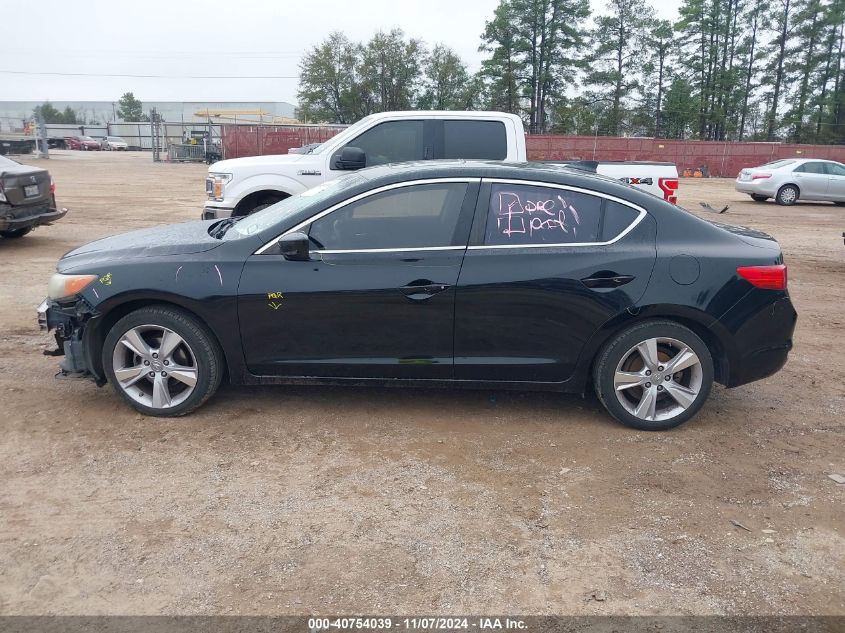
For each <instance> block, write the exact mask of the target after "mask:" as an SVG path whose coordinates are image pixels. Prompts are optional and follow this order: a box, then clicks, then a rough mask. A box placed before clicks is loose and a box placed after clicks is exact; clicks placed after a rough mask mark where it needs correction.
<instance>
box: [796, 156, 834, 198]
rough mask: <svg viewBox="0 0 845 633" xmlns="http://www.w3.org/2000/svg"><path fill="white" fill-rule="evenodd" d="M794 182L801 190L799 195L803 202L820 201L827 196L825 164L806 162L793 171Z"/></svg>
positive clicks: (828, 177) (827, 178)
mask: <svg viewBox="0 0 845 633" xmlns="http://www.w3.org/2000/svg"><path fill="white" fill-rule="evenodd" d="M793 175H794V176H795V182H796V184H797V185H798V188H799V189H800V190H801V193H800V194H799V195H800V197H801V198H803V199H805V200H820V199H824V198H825V197H826V196H827V189H828V181H829V180H830V176H828V173H827V163H822V162H818V161H808V162H806V163H803V164H801V165H798V167H796V168H795V169H794V170H793Z"/></svg>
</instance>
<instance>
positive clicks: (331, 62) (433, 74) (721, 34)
mask: <svg viewBox="0 0 845 633" xmlns="http://www.w3.org/2000/svg"><path fill="white" fill-rule="evenodd" d="M844 38H845V0H683V3H682V5H681V7H680V10H679V18H678V20H677V21H676V22H674V23H672V22H669V21H666V20H661V19H659V18H658V17H657V15H656V12H655V10H654V8H653V7H652V6H651V5H650V4H648V2H647V0H609V2H608V3H607V12H606V13H605V14H602V15H595V16H591V15H590V11H589V5H588V3H586V2H582V1H581V0H500V2H499V5H498V6H497V8H496V9H495V11H494V13H493V15H492V16H491V17H490V19H489V20H487V21H486V23H485V26H484V30H483V32H482V33H481V34H480V42H479V51H481V52H483V53H484V57H483V60H482V63H481V68H480V69H479V70H478V71H477V72H475V73H471V72H470V71H469V69H468V67H467V65H466V63H465V62H464V61H463V60H462V59H461V58H460V57H459V56H458V55H457V54H456V53H455V52H454V51H453V50H452V49H451V48H449V47H448V46H447V45H445V44H436V45H434V46H433V47H432V48H431V49H429V48H428V46H427V45H426V43H425V42H423V41H422V40H419V39H414V38H407V37H406V36H405V34H404V33H403V32H402V30H400V29H393V30H391V31H389V32H379V33H376V34H375V35H374V36H373V37H372V38H371V39H370V40H369V41H367V42H353V41H351V40H350V39H349V38H347V37H346V36H345V35H344V34H343V33H339V32H335V33H331V34H330V35H329V36H328V37H327V38H326V39H325V40H324V41H323V42H321V43H319V44H317V45H316V46H314V47H313V48H312V49H311V50H309V51H308V52H307V53H306V54H305V56H304V57H303V59H302V61H301V63H300V83H299V90H298V99H299V104H300V105H299V110H298V114H299V116H300V118H303V119H305V120H308V121H320V122H336V123H352V122H354V121H356V120H358V119H360V118H362V117H364V116H366V115H368V114H371V113H373V112H382V111H387V110H407V109H413V108H416V109H437V110H463V109H491V110H501V111H505V112H513V113H517V114H519V115H520V116H521V117H522V118H523V120H524V121H525V124H526V127H527V129H528V131H529V132H530V133H549V132H551V133H563V134H588V135H594V134H597V135H612V136H649V137H651V136H653V137H660V138H681V139H684V138H695V139H701V140H738V141H742V140H768V141H773V140H785V141H792V142H799V143H845V66H844V65H843V61H845V60H843V39H844Z"/></svg>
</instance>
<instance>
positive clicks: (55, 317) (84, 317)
mask: <svg viewBox="0 0 845 633" xmlns="http://www.w3.org/2000/svg"><path fill="white" fill-rule="evenodd" d="M37 312H38V326H39V327H40V328H41V329H42V330H44V331H47V332H53V334H54V337H55V339H56V345H57V346H58V348H57V349H55V350H53V351H48V350H45V351H44V354H45V355H47V356H64V358H63V359H62V360H61V361H60V362H59V367H60V372H59V374H60V375H61V376H66V377H67V376H74V377H85V376H89V377H91V378H93V379H94V380H95V381H96V382H97V384H104V383H105V381H104V380H103V378H102V377H100V376H98V375H97V373H96V372H95V371H94V370H93V368H94V363H93V362H92V358H91V357H90V353H89V351H90V349H91V346H90V345H88V341H87V340H86V331H87V328H86V325H87V324H88V321H89V320H90V319H91V318H93V317H95V316H96V312H95V310H94V308H93V307H92V306H91V305H90V304H89V303H88V302H87V301H85V299H83V298H81V297H79V298H75V299H73V300H71V301H68V302H61V303H60V302H58V301H55V300H53V299H44V301H42V302H41V305H39V306H38V310H37Z"/></svg>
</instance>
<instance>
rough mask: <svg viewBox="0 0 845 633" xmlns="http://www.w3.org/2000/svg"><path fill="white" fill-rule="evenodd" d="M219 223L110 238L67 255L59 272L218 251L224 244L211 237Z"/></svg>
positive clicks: (171, 226) (160, 228)
mask: <svg viewBox="0 0 845 633" xmlns="http://www.w3.org/2000/svg"><path fill="white" fill-rule="evenodd" d="M215 221H216V220H202V221H197V222H186V223H184V224H168V225H165V226H158V227H155V228H152V229H142V230H140V231H132V232H130V233H122V234H120V235H114V236H112V237H106V238H104V239H101V240H97V241H95V242H90V243H88V244H85V245H84V246H80V247H79V248H76V249H74V250H72V251H70V252H69V253H67V254H65V256H64V257H62V258H61V259H60V260H59V263H58V264H57V266H56V269H57V270H58V271H59V272H64V271H66V270H69V269H71V268H76V267H78V266H88V265H91V264H99V263H102V262H106V261H114V260H118V259H119V260H121V261H122V260H126V259H140V258H143V257H162V256H168V255H190V254H191V253H202V252H204V251H209V250H211V249H213V248H217V247H218V246H220V245H221V244H222V242H221V241H220V240H218V239H215V238H213V237H211V236H210V235H209V234H208V228H209V227H210V226H211V225H212V224H214V222H215Z"/></svg>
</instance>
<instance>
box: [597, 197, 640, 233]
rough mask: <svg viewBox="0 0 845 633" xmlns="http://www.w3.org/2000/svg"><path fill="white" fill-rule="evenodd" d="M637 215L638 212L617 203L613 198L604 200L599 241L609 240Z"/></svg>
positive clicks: (626, 226) (625, 227) (629, 224)
mask: <svg viewBox="0 0 845 633" xmlns="http://www.w3.org/2000/svg"><path fill="white" fill-rule="evenodd" d="M638 215H639V212H638V211H636V210H635V209H632V208H631V207H629V206H626V205H624V204H619V203H618V202H616V201H615V200H605V203H604V223H603V225H602V231H601V241H602V242H609V241H610V240H612V239H613V238H615V237H617V236H618V235H619V234H620V233H621V232H622V231H624V230H625V229H627V228H628V227H629V226H631V224H632V223H633V222H634V220H636V219H637V216H638Z"/></svg>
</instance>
